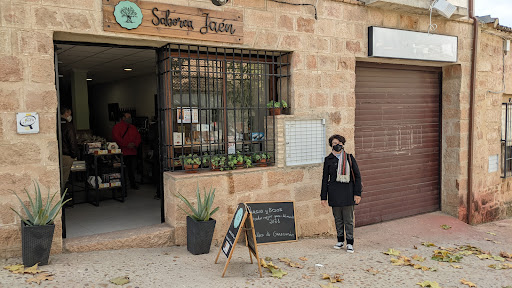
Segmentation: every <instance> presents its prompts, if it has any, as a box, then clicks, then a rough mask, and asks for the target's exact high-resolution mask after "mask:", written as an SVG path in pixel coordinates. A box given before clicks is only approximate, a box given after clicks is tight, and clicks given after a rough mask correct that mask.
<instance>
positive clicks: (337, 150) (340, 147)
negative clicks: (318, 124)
mask: <svg viewBox="0 0 512 288" xmlns="http://www.w3.org/2000/svg"><path fill="white" fill-rule="evenodd" d="M332 149H334V151H336V152H340V151H341V150H343V146H342V145H340V144H336V145H334V146H332Z"/></svg>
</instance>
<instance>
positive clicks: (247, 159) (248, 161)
mask: <svg viewBox="0 0 512 288" xmlns="http://www.w3.org/2000/svg"><path fill="white" fill-rule="evenodd" d="M244 163H245V167H247V168H250V167H252V160H251V156H244Z"/></svg>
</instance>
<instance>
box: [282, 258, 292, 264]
mask: <svg viewBox="0 0 512 288" xmlns="http://www.w3.org/2000/svg"><path fill="white" fill-rule="evenodd" d="M279 261H281V262H284V263H290V261H291V260H290V259H288V258H279Z"/></svg>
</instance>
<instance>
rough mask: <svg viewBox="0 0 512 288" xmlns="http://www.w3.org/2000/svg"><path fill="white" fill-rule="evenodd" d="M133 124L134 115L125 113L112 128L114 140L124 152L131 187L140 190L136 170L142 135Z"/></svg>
mask: <svg viewBox="0 0 512 288" xmlns="http://www.w3.org/2000/svg"><path fill="white" fill-rule="evenodd" d="M131 123H132V115H131V114H130V113H124V114H123V115H122V116H121V122H119V123H117V124H116V125H115V126H114V128H112V138H113V139H114V141H116V142H117V145H119V148H121V151H122V152H123V157H124V162H125V164H126V169H127V170H128V179H130V185H131V187H132V188H133V189H136V190H138V189H139V186H138V185H137V183H136V182H135V169H136V167H137V147H138V146H139V144H140V134H139V131H137V127H135V126H134V125H132V124H131Z"/></svg>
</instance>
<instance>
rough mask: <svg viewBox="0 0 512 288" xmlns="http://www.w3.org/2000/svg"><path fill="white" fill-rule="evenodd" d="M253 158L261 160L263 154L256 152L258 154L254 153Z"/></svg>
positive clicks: (256, 160)
mask: <svg viewBox="0 0 512 288" xmlns="http://www.w3.org/2000/svg"><path fill="white" fill-rule="evenodd" d="M252 160H254V161H255V162H258V161H260V160H261V154H259V153H256V154H254V155H252Z"/></svg>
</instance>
